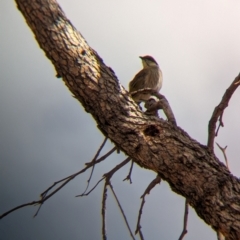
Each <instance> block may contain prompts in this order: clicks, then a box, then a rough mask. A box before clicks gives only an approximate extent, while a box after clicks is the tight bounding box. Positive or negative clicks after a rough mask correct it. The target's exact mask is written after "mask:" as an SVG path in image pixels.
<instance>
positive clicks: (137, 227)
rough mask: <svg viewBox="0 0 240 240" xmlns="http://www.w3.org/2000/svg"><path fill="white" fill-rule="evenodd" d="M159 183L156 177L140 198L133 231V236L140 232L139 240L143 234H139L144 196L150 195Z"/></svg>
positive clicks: (158, 178)
mask: <svg viewBox="0 0 240 240" xmlns="http://www.w3.org/2000/svg"><path fill="white" fill-rule="evenodd" d="M160 182H161V178H160V176H159V175H157V176H156V178H154V179H153V180H152V182H150V184H149V185H148V187H147V188H146V189H145V191H144V193H143V195H142V196H141V198H142V202H141V206H140V209H139V212H138V220H137V226H136V230H135V234H137V233H139V232H140V237H141V239H142V238H143V234H142V232H141V228H142V227H141V224H140V222H141V217H142V210H143V206H144V204H145V196H146V195H147V194H150V191H151V190H152V189H153V188H154V187H155V186H156V185H157V184H160Z"/></svg>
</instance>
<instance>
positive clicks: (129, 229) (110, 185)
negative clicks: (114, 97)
mask: <svg viewBox="0 0 240 240" xmlns="http://www.w3.org/2000/svg"><path fill="white" fill-rule="evenodd" d="M108 185H109V187H110V189H111V190H112V193H113V196H114V198H115V200H116V201H117V204H118V207H119V209H120V211H121V213H122V216H123V218H124V221H125V224H126V225H127V228H128V231H129V233H130V235H131V237H132V239H135V238H134V236H133V233H132V231H131V228H130V226H129V223H128V221H127V218H126V215H125V213H124V211H123V208H122V206H121V204H120V202H119V200H118V197H117V195H116V193H115V191H114V189H113V186H112V184H111V182H110V181H108Z"/></svg>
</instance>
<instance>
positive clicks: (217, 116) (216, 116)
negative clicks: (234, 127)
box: [207, 74, 240, 151]
mask: <svg viewBox="0 0 240 240" xmlns="http://www.w3.org/2000/svg"><path fill="white" fill-rule="evenodd" d="M239 82H240V74H239V75H238V76H237V77H236V78H235V79H234V81H233V82H232V84H231V85H230V87H229V88H228V89H227V90H226V92H225V93H224V95H223V97H222V100H221V102H220V103H219V104H218V105H217V106H216V107H215V109H214V111H213V113H212V117H211V119H210V121H209V124H208V144H207V145H208V147H209V149H210V150H211V151H213V149H214V139H215V137H216V136H217V134H218V131H219V128H220V126H221V127H223V126H224V124H223V120H222V118H223V113H224V110H225V108H227V106H228V103H229V101H230V99H231V97H232V95H233V93H234V92H235V90H236V89H237V88H238V86H239ZM217 121H219V125H218V128H217V131H215V130H216V124H217Z"/></svg>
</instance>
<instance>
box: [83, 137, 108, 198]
mask: <svg viewBox="0 0 240 240" xmlns="http://www.w3.org/2000/svg"><path fill="white" fill-rule="evenodd" d="M107 139H108V138H107V137H105V139H104V140H103V143H102V144H101V146H100V147H99V149H98V151H97V153H96V155H95V156H94V158H93V160H92V163H94V162H95V161H96V159H97V157H98V156H99V154H100V152H101V151H102V149H103V147H104V145H105V144H106V142H107ZM94 168H95V164H93V165H92V171H91V173H90V176H89V179H88V180H87V187H86V189H85V190H84V192H83V194H84V193H85V192H86V191H87V190H88V187H89V184H90V181H91V179H92V175H93V171H94Z"/></svg>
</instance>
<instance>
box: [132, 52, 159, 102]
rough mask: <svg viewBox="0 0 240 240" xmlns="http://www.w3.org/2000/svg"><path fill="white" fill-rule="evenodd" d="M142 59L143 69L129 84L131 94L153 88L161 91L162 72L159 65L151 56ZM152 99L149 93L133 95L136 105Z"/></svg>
mask: <svg viewBox="0 0 240 240" xmlns="http://www.w3.org/2000/svg"><path fill="white" fill-rule="evenodd" d="M140 58H141V59H142V64H143V69H142V70H141V71H140V72H138V73H137V74H136V76H135V77H134V78H133V80H132V81H130V83H129V92H130V93H131V92H135V91H138V90H140V89H144V88H151V89H153V90H155V91H157V92H158V91H159V90H160V89H161V87H162V81H163V77H162V71H161V69H160V68H159V66H158V63H157V62H156V61H155V59H154V58H153V57H151V56H144V57H140ZM150 97H151V94H149V93H136V94H133V95H132V98H133V100H134V101H135V102H136V103H138V104H139V103H140V102H146V101H147V100H148V99H149V98H150Z"/></svg>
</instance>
